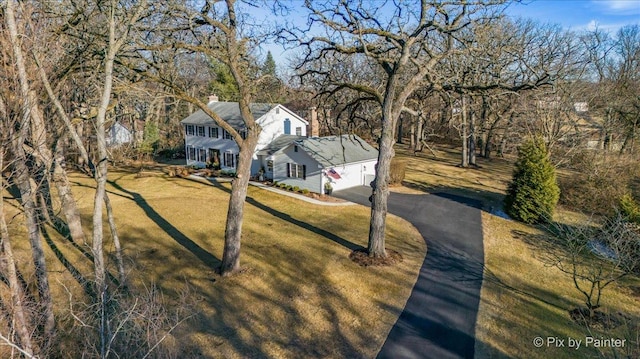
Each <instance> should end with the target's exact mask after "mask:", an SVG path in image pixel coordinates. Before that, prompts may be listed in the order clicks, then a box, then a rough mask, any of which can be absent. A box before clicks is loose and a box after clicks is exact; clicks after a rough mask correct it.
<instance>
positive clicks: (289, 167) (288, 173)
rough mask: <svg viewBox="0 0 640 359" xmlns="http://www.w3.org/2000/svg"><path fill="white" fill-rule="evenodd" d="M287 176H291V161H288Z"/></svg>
mask: <svg viewBox="0 0 640 359" xmlns="http://www.w3.org/2000/svg"><path fill="white" fill-rule="evenodd" d="M287 177H291V163H288V162H287Z"/></svg>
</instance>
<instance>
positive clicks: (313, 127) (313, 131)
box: [307, 107, 320, 137]
mask: <svg viewBox="0 0 640 359" xmlns="http://www.w3.org/2000/svg"><path fill="white" fill-rule="evenodd" d="M309 117H310V119H309V129H308V131H307V136H309V137H319V136H320V124H319V123H318V109H317V108H316V107H311V108H310V109H309Z"/></svg>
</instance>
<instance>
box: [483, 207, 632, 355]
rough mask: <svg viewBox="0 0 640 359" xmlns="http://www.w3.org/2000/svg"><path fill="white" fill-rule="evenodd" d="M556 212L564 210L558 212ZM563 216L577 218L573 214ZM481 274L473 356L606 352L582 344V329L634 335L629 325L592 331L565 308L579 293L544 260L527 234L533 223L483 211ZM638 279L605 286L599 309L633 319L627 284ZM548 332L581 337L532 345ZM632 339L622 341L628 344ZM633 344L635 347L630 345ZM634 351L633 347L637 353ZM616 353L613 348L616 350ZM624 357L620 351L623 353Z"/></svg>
mask: <svg viewBox="0 0 640 359" xmlns="http://www.w3.org/2000/svg"><path fill="white" fill-rule="evenodd" d="M561 214H564V213H562V212H561ZM569 215H570V216H571V218H569V219H567V220H565V219H564V217H562V219H560V220H562V221H563V222H565V223H566V222H568V223H570V222H571V221H576V220H580V219H578V218H577V217H578V216H577V215H576V214H569ZM482 219H483V234H484V248H485V267H486V268H485V278H484V282H483V287H482V293H481V302H480V310H479V313H478V321H477V325H476V357H478V358H576V357H580V358H588V357H598V356H599V355H600V354H603V355H605V357H609V356H611V355H612V352H611V351H609V350H608V349H605V350H604V351H603V352H600V351H599V350H598V349H597V348H594V347H593V346H592V347H590V348H585V347H584V339H585V337H586V336H587V335H591V336H594V337H599V336H601V335H602V336H605V337H607V338H610V337H613V338H625V337H628V336H631V337H634V336H635V335H637V332H636V333H633V331H634V330H637V329H634V328H631V327H627V326H622V327H619V328H617V329H616V330H609V331H592V332H591V333H590V332H589V331H588V330H587V329H586V328H585V327H584V326H582V325H580V324H578V323H576V322H574V321H573V320H572V319H571V318H570V315H569V312H568V311H569V310H571V309H574V308H576V307H579V306H584V303H583V298H582V297H581V294H580V293H578V292H577V290H575V289H574V286H573V282H572V280H571V277H570V276H567V275H565V274H563V273H561V272H560V271H559V270H558V269H557V268H555V267H553V266H549V265H548V263H547V262H546V261H545V260H543V258H542V257H543V252H544V251H543V250H542V249H541V248H540V247H538V246H537V245H536V244H535V243H530V242H529V240H528V238H529V239H530V238H535V235H536V234H539V233H540V231H539V230H538V229H535V228H532V227H530V226H526V225H523V224H519V223H515V222H512V221H508V220H505V219H501V218H498V217H495V216H492V215H490V214H487V213H483V218H482ZM638 283H640V282H639V281H638V280H637V278H635V279H634V278H630V279H629V280H626V281H623V282H621V283H620V284H619V285H615V286H614V287H612V288H609V289H608V290H607V291H606V292H605V294H604V296H603V303H602V305H603V309H602V310H603V311H606V312H609V313H618V312H622V313H626V314H627V315H630V316H631V317H635V318H636V320H637V318H638V316H639V315H640V308H638V298H636V297H634V296H633V294H632V291H631V289H630V288H633V287H635V286H637V285H638ZM538 336H539V337H543V338H545V339H546V338H547V337H549V336H552V337H559V338H563V339H565V344H567V343H566V340H567V339H566V338H569V337H571V338H574V339H575V338H578V339H582V341H583V346H582V347H581V348H580V349H578V350H575V349H571V348H566V347H565V348H555V347H547V346H546V345H544V346H543V347H542V348H536V347H535V346H534V345H533V340H534V338H536V337H538ZM637 345H638V344H637V342H636V343H635V344H634V343H628V345H627V347H626V348H625V349H629V350H632V349H633V347H634V346H637ZM635 349H636V350H637V347H636V348H635ZM637 353H638V352H636V355H637ZM620 354H621V353H620V352H619V353H618V355H620ZM625 357H626V356H625Z"/></svg>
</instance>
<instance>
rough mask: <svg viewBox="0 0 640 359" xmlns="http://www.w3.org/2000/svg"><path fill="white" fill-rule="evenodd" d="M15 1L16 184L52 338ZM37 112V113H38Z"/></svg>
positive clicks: (11, 27) (10, 17)
mask: <svg viewBox="0 0 640 359" xmlns="http://www.w3.org/2000/svg"><path fill="white" fill-rule="evenodd" d="M13 6H14V3H13V0H8V1H6V2H5V21H6V24H7V30H8V31H9V39H10V43H11V47H12V50H13V54H14V57H15V59H14V62H15V66H16V68H17V70H18V80H19V82H20V96H21V98H22V101H23V103H22V120H21V122H20V132H19V134H18V136H14V137H15V138H14V139H13V141H12V149H13V155H14V160H15V161H14V168H15V170H16V176H15V178H16V185H17V186H18V189H19V190H20V200H21V203H22V207H23V209H24V213H25V217H26V226H27V232H28V237H29V242H30V244H31V254H32V257H33V263H34V266H35V275H36V281H37V287H38V294H39V298H40V306H41V308H42V314H43V317H44V337H45V339H47V340H49V339H51V338H52V337H53V331H54V329H55V318H54V315H53V300H52V298H51V290H50V288H49V277H48V274H47V265H46V261H45V257H44V249H43V247H42V241H41V238H40V229H39V227H38V218H37V206H36V202H35V193H34V192H33V189H32V188H31V183H30V175H29V170H28V166H27V157H26V154H25V152H24V148H23V145H24V143H25V139H26V138H27V137H28V133H29V127H30V120H31V117H32V116H33V115H34V114H33V110H34V107H33V104H32V103H31V102H32V101H31V100H32V99H31V91H30V89H29V83H28V76H27V70H26V67H25V62H24V58H23V56H22V49H21V48H20V42H19V40H18V28H17V25H16V21H15V13H14V8H13ZM36 115H37V114H36Z"/></svg>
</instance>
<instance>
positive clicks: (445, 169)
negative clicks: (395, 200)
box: [396, 145, 513, 210]
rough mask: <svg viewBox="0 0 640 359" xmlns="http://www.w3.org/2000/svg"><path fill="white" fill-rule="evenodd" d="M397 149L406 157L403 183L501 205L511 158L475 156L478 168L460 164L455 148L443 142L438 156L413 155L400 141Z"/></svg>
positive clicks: (399, 154)
mask: <svg viewBox="0 0 640 359" xmlns="http://www.w3.org/2000/svg"><path fill="white" fill-rule="evenodd" d="M396 152H397V154H396V156H397V157H400V158H403V159H405V161H407V168H406V177H405V180H404V185H405V187H409V188H412V189H417V190H422V191H428V192H431V193H434V192H442V193H448V194H456V195H460V196H463V197H469V198H474V199H479V200H481V201H482V202H483V205H484V207H485V209H487V210H489V209H490V208H491V207H495V208H501V207H502V196H503V195H504V193H505V191H506V188H507V185H508V184H509V181H510V180H511V174H512V171H513V166H512V162H511V161H509V160H505V159H502V158H494V159H491V160H485V159H483V158H478V161H477V162H478V165H479V167H478V168H460V167H458V164H459V163H460V151H459V149H457V148H451V147H445V146H442V147H440V148H439V149H437V150H435V153H436V154H437V156H438V157H437V158H434V157H433V155H431V153H427V152H424V153H418V156H414V155H413V154H412V153H411V152H410V151H408V150H407V146H402V145H400V146H398V148H397V151H396ZM398 191H399V192H400V190H398Z"/></svg>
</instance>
